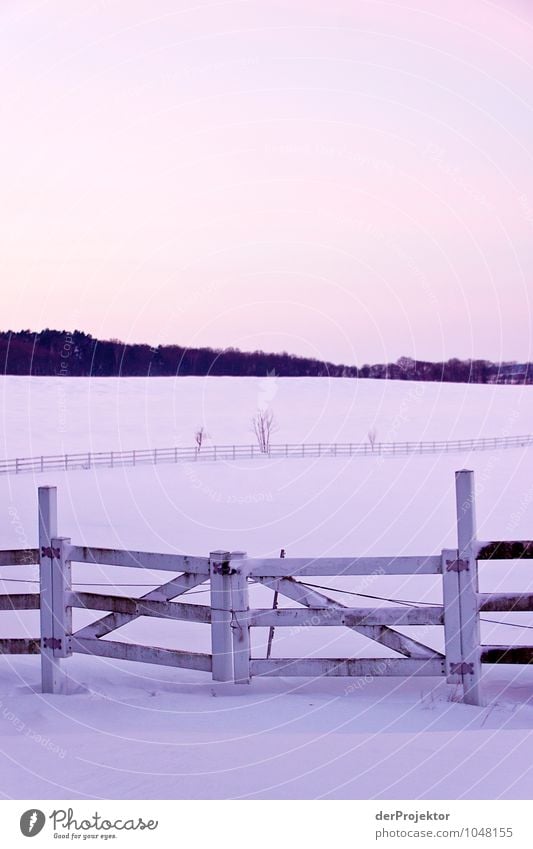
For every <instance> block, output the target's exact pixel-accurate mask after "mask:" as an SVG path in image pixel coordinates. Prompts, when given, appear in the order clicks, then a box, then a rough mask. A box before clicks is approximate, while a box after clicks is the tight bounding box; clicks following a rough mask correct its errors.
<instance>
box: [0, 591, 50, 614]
mask: <svg viewBox="0 0 533 849" xmlns="http://www.w3.org/2000/svg"><path fill="white" fill-rule="evenodd" d="M40 606H41V596H40V594H39V593H15V594H14V595H0V610H39V607H40Z"/></svg>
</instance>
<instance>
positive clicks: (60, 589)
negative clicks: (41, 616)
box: [51, 537, 72, 658]
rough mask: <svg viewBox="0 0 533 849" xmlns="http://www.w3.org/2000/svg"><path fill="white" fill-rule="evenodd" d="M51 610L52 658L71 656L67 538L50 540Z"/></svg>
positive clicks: (69, 564)
mask: <svg viewBox="0 0 533 849" xmlns="http://www.w3.org/2000/svg"><path fill="white" fill-rule="evenodd" d="M51 547H52V552H53V554H54V556H53V559H52V609H53V625H54V633H53V637H54V657H56V658H57V657H70V656H71V655H72V607H71V606H70V604H69V595H70V593H71V592H72V572H71V562H70V560H69V551H70V547H71V541H70V539H69V538H67V537H55V538H53V539H52V545H51Z"/></svg>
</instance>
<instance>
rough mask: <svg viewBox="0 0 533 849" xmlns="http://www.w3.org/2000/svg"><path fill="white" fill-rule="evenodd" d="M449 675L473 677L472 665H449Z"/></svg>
mask: <svg viewBox="0 0 533 849" xmlns="http://www.w3.org/2000/svg"><path fill="white" fill-rule="evenodd" d="M450 674H451V675H473V674H474V664H473V663H464V662H462V663H450Z"/></svg>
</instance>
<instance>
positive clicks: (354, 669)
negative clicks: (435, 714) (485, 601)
mask: <svg viewBox="0 0 533 849" xmlns="http://www.w3.org/2000/svg"><path fill="white" fill-rule="evenodd" d="M250 667H251V672H252V676H285V677H291V676H298V677H300V676H302V677H305V678H316V677H321V676H326V677H331V676H335V677H337V676H339V677H341V676H346V677H360V676H366V675H368V676H373V677H374V676H376V677H378V676H405V677H407V676H411V675H416V676H428V677H432V676H437V675H438V676H442V675H445V674H446V667H445V663H444V660H435V659H428V660H414V659H412V658H404V657H402V658H387V657H384V658H376V659H373V658H372V659H369V658H322V657H310V658H303V659H301V658H274V659H272V658H271V659H269V660H266V659H257V660H255V659H252V660H251V662H250Z"/></svg>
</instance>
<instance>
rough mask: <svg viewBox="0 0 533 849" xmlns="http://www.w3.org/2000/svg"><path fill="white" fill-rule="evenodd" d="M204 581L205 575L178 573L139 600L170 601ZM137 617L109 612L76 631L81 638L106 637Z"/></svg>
mask: <svg viewBox="0 0 533 849" xmlns="http://www.w3.org/2000/svg"><path fill="white" fill-rule="evenodd" d="M204 581H205V577H204V575H191V574H187V573H185V574H183V575H178V576H177V577H176V578H173V579H172V580H171V581H168V582H167V583H166V584H162V585H161V586H160V587H156V589H154V590H150V592H148V593H145V594H144V595H142V596H140V597H139V601H170V600H171V599H173V598H178V596H180V595H184V594H185V593H186V592H188V590H191V589H194V587H197V586H199V585H200V584H203V582H204ZM136 618H137V615H136V614H133V613H109V614H108V615H107V616H104V617H103V618H102V619H98V621H97V622H93V623H92V624H91V625H86V626H85V628H81V629H80V630H79V631H77V632H76V636H77V637H78V638H80V639H91V638H93V637H105V635H106V634H110V633H111V631H115V630H116V629H117V628H121V627H122V626H123V625H127V623H128V622H132V621H133V620H134V619H136Z"/></svg>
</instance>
